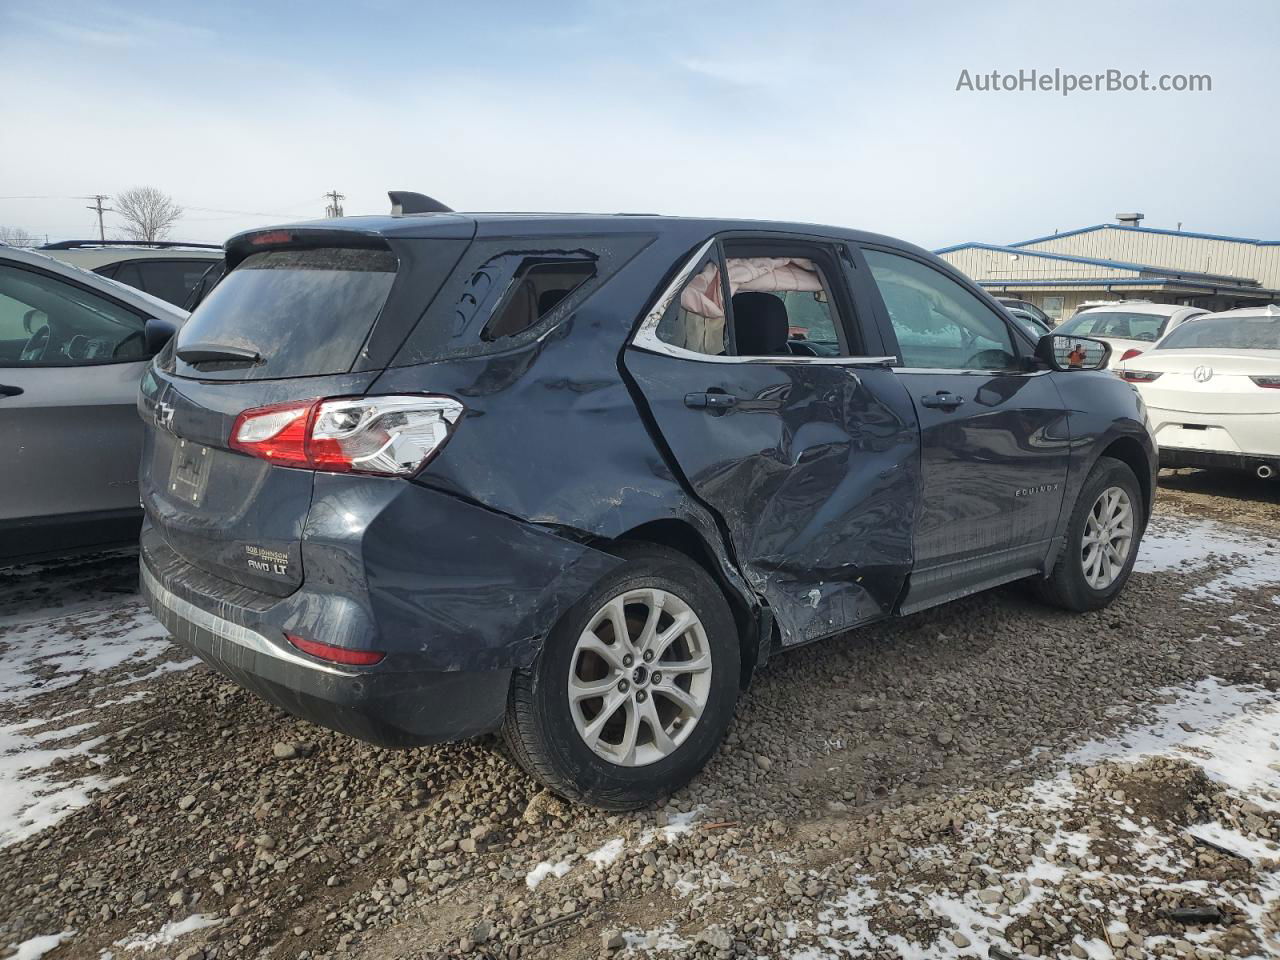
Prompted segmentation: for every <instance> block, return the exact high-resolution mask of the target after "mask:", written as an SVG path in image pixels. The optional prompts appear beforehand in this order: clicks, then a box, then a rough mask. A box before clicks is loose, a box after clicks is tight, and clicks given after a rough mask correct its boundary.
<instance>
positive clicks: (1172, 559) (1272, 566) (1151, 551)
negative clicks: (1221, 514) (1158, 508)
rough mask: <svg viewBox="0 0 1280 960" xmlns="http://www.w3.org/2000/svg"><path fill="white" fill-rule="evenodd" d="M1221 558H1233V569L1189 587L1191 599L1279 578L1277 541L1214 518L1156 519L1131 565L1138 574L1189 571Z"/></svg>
mask: <svg viewBox="0 0 1280 960" xmlns="http://www.w3.org/2000/svg"><path fill="white" fill-rule="evenodd" d="M1223 560H1228V561H1233V562H1234V563H1235V567H1234V569H1232V570H1230V571H1228V572H1226V573H1223V574H1221V575H1219V576H1217V577H1215V578H1214V579H1213V580H1211V581H1210V582H1208V583H1206V584H1202V585H1201V586H1199V587H1196V588H1195V589H1194V590H1191V591H1189V592H1188V593H1187V594H1186V598H1187V599H1189V600H1202V601H1212V602H1225V601H1228V600H1230V599H1231V595H1232V593H1233V592H1235V591H1236V590H1247V589H1252V588H1254V587H1260V586H1266V585H1268V584H1274V583H1277V582H1280V547H1277V545H1276V541H1275V540H1273V539H1271V538H1268V537H1263V536H1259V535H1258V534H1256V533H1251V532H1248V531H1244V530H1239V529H1236V528H1234V527H1230V526H1227V525H1226V524H1222V523H1215V522H1214V521H1212V520H1192V521H1187V520H1183V519H1178V520H1177V521H1174V520H1171V519H1167V518H1166V519H1159V520H1156V521H1153V522H1152V524H1151V526H1150V527H1149V528H1148V529H1147V532H1146V534H1145V535H1144V536H1143V538H1142V545H1141V547H1140V548H1139V550H1138V559H1137V561H1136V562H1135V563H1134V566H1133V569H1134V570H1135V571H1137V572H1138V573H1161V572H1165V571H1170V570H1184V571H1191V570H1194V569H1196V568H1198V567H1203V566H1206V565H1207V564H1208V563H1210V562H1212V561H1223Z"/></svg>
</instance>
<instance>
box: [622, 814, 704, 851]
mask: <svg viewBox="0 0 1280 960" xmlns="http://www.w3.org/2000/svg"><path fill="white" fill-rule="evenodd" d="M702 810H703V808H702V807H701V806H698V807H694V809H692V810H689V811H687V812H685V813H673V814H671V815H670V816H669V817H668V818H667V825H666V826H665V827H652V828H650V829H648V830H646V831H645V832H644V833H642V834H640V841H639V844H638V846H639V847H642V848H643V847H647V846H648V845H649V844H651V843H653V841H654V840H656V839H658V837H661V838H662V839H663V840H665V841H666V842H667V843H670V842H671V841H672V840H674V839H675V838H676V837H678V836H680V835H681V834H685V833H688V832H689V831H691V830H692V829H693V825H694V824H695V823H697V822H698V818H699V817H700V816H702Z"/></svg>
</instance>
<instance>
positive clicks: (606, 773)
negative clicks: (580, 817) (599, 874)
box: [502, 543, 741, 810]
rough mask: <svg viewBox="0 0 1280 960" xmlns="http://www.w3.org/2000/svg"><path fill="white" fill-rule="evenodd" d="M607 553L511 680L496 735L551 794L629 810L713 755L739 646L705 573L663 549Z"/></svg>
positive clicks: (732, 694)
mask: <svg viewBox="0 0 1280 960" xmlns="http://www.w3.org/2000/svg"><path fill="white" fill-rule="evenodd" d="M613 552H614V553H615V554H617V555H618V556H620V557H622V559H623V561H624V562H623V563H622V564H621V565H620V566H619V567H618V568H617V569H615V570H613V571H611V572H609V573H607V574H606V575H605V576H604V577H602V578H601V579H600V581H599V582H598V583H596V585H595V586H594V587H593V588H592V589H591V590H590V591H589V592H588V593H587V594H586V595H585V596H584V597H583V598H582V599H581V600H579V601H578V602H577V603H575V604H574V605H573V606H572V607H571V608H570V609H569V610H568V611H567V612H566V613H565V614H564V616H562V617H561V618H560V621H559V622H558V623H557V624H556V626H555V627H554V628H553V629H552V631H551V633H550V634H549V635H548V636H547V640H546V644H545V646H544V647H543V649H542V652H541V654H540V656H539V657H538V660H537V662H536V663H535V664H534V666H533V667H532V668H530V669H528V670H522V671H517V672H516V674H515V675H514V676H513V678H512V682H511V694H510V697H509V698H508V701H507V718H506V723H505V724H504V725H503V731H502V732H503V739H504V740H505V741H506V743H507V746H508V749H509V750H510V751H511V753H512V754H513V755H514V756H515V759H516V761H517V763H519V764H520V766H521V767H523V768H524V769H525V770H526V771H527V772H528V773H529V774H530V775H532V776H533V777H535V778H536V779H538V780H540V781H541V782H542V783H543V784H545V785H546V786H547V787H548V788H549V789H551V790H552V791H553V792H555V793H557V794H559V795H561V796H563V797H565V798H566V799H568V800H572V801H575V802H580V803H587V804H591V805H593V806H597V807H602V808H604V809H607V810H633V809H635V808H637V807H642V806H645V805H648V804H650V803H653V802H654V801H656V800H658V799H660V798H661V797H664V796H666V795H667V794H669V793H671V792H672V791H673V790H676V789H678V788H679V787H681V786H683V785H684V784H685V783H687V782H688V781H689V780H690V779H692V778H693V777H694V775H695V774H697V773H698V771H699V770H701V769H702V768H703V766H705V765H706V762H707V761H708V760H709V759H710V758H711V755H712V754H713V753H714V752H715V751H716V748H717V747H718V746H719V744H720V741H721V739H722V738H723V737H724V733H725V731H726V730H727V729H728V726H729V722H730V720H731V719H732V717H733V710H734V706H735V704H736V702H737V697H738V680H739V675H740V666H739V664H740V659H741V653H740V650H739V647H738V636H737V630H736V628H735V626H734V620H733V615H732V613H731V612H730V610H729V605H728V604H727V603H726V602H725V598H724V595H723V593H721V591H720V588H719V587H718V586H717V585H716V583H715V581H714V580H712V579H711V577H710V576H708V575H707V573H706V571H705V570H703V569H702V568H701V567H699V566H698V565H697V564H695V563H693V562H692V561H691V560H689V559H688V558H687V557H685V556H684V555H683V554H681V553H679V552H677V551H675V550H671V549H668V548H666V547H659V546H652V545H648V544H626V543H624V544H619V545H617V546H616V547H615V549H614V550H613ZM673 612H674V615H673ZM615 624H618V625H620V627H619V629H620V630H622V629H624V630H626V636H625V637H621V636H620V635H619V631H618V630H615V629H614V626H615ZM646 652H648V655H649V656H648V659H646Z"/></svg>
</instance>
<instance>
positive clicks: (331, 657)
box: [284, 633, 387, 667]
mask: <svg viewBox="0 0 1280 960" xmlns="http://www.w3.org/2000/svg"><path fill="white" fill-rule="evenodd" d="M284 638H285V639H286V640H288V641H289V642H290V643H291V644H293V645H294V646H295V647H297V648H298V649H299V650H301V651H302V652H303V653H306V654H310V655H311V656H313V657H315V658H316V659H318V660H328V661H329V662H330V663H341V664H343V665H345V666H349V667H371V666H373V665H374V664H375V663H381V662H382V661H383V660H384V659H385V658H386V656H387V655H386V654H385V653H379V652H376V651H373V650H348V649H347V648H346V647H335V646H334V645H333V644H331V643H321V642H320V641H319V640H308V639H306V638H305V637H296V636H294V635H293V634H292V633H286V634H285V635H284Z"/></svg>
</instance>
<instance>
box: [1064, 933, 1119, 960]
mask: <svg viewBox="0 0 1280 960" xmlns="http://www.w3.org/2000/svg"><path fill="white" fill-rule="evenodd" d="M1072 943H1074V944H1075V945H1076V946H1078V947H1079V948H1080V949H1081V950H1083V951H1084V955H1085V956H1086V957H1088V958H1089V960H1115V952H1114V951H1113V950H1112V949H1111V947H1109V946H1108V945H1107V944H1106V943H1104V942H1103V941H1101V940H1098V939H1096V938H1095V939H1089V940H1086V939H1084V938H1083V937H1081V936H1080V935H1079V934H1076V936H1075V938H1074V939H1073V940H1072Z"/></svg>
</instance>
